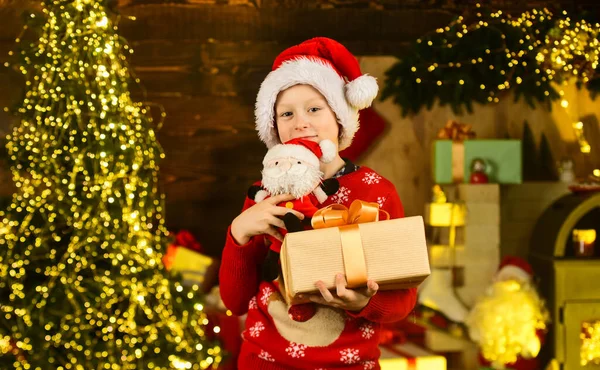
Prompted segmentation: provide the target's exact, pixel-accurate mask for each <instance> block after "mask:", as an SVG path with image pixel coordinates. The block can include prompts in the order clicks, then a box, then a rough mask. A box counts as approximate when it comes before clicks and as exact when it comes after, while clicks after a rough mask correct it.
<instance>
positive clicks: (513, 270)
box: [496, 265, 531, 281]
mask: <svg viewBox="0 0 600 370" xmlns="http://www.w3.org/2000/svg"><path fill="white" fill-rule="evenodd" d="M508 279H517V280H519V281H530V280H531V275H530V274H529V273H528V272H527V271H525V270H523V269H522V268H520V267H517V266H514V265H507V266H504V267H502V268H501V269H500V271H498V272H497V273H496V280H500V281H501V280H508Z"/></svg>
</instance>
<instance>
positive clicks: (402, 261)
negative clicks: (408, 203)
mask: <svg viewBox="0 0 600 370" xmlns="http://www.w3.org/2000/svg"><path fill="white" fill-rule="evenodd" d="M350 226H352V225H350ZM355 226H357V228H356V230H355V231H356V232H357V234H355V235H354V236H355V237H356V238H357V240H358V242H359V243H358V244H359V247H358V248H359V253H358V255H357V256H358V259H359V262H358V266H360V263H362V261H364V265H363V266H364V267H365V268H366V278H368V279H372V280H374V281H376V282H377V283H378V284H379V289H380V290H392V289H404V288H411V287H416V286H418V285H419V284H420V283H421V282H422V281H423V280H425V278H427V276H429V274H430V268H429V257H428V254H427V245H426V240H425V228H424V224H423V218H422V217H421V216H414V217H406V218H400V219H393V220H385V221H376V222H367V223H360V224H358V225H355ZM347 227H348V226H341V227H327V228H322V229H316V230H309V231H302V232H296V233H288V234H287V235H286V237H285V239H284V241H283V245H282V249H281V255H280V258H281V268H282V276H283V281H280V284H279V285H280V289H281V290H282V293H283V294H282V295H283V296H284V297H285V299H286V301H287V303H288V304H298V303H303V302H306V300H300V299H298V297H297V295H298V294H300V293H318V289H317V288H315V283H316V282H317V281H318V280H321V281H323V282H324V283H325V284H326V286H327V288H328V289H331V290H333V289H335V275H336V273H344V274H345V275H346V280H347V281H348V287H349V288H358V287H361V286H366V280H367V279H360V278H358V279H357V278H356V277H355V276H356V274H357V273H359V271H357V268H356V267H352V266H354V264H355V263H357V262H356V261H351V260H348V258H350V257H349V256H346V257H347V259H346V260H345V259H344V253H343V251H342V250H343V242H342V240H344V243H345V244H346V245H347V244H348V240H347V239H346V237H345V236H344V235H342V234H344V232H345V230H344V229H345V228H347ZM351 232H352V231H351ZM344 251H347V249H344ZM348 254H349V253H348ZM359 270H360V269H359ZM358 275H360V274H358Z"/></svg>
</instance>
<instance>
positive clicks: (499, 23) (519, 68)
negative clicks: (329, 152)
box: [381, 4, 600, 115]
mask: <svg viewBox="0 0 600 370" xmlns="http://www.w3.org/2000/svg"><path fill="white" fill-rule="evenodd" d="M599 31H600V25H599V24H593V25H592V24H590V23H588V22H586V21H585V20H578V21H575V20H573V19H571V18H570V17H569V16H568V14H567V13H566V12H562V13H561V14H559V15H555V14H553V13H552V12H551V11H549V10H548V9H542V10H536V9H534V10H531V11H527V12H524V13H522V14H521V15H520V16H519V17H513V16H511V15H510V14H505V13H503V12H502V11H497V12H493V11H491V10H488V9H484V8H483V7H481V6H480V5H479V4H477V7H476V10H475V14H474V15H469V16H468V17H467V16H459V17H457V18H456V19H455V20H454V21H452V22H451V23H450V24H449V25H448V26H446V27H444V28H439V29H437V30H436V31H435V32H434V33H432V34H429V35H426V36H424V37H422V38H420V39H418V40H416V42H415V43H414V44H413V45H412V46H411V47H410V48H409V49H408V50H406V51H405V52H404V53H403V55H402V56H401V57H400V60H399V62H397V63H396V64H394V65H393V66H392V67H391V68H390V69H389V70H388V71H387V72H386V76H387V78H386V83H385V87H384V89H383V92H382V97H381V98H382V99H386V98H388V97H392V98H393V100H394V102H395V103H397V104H399V105H400V106H401V107H402V114H403V115H406V114H409V113H418V112H419V111H420V110H421V109H422V108H424V107H427V108H428V109H430V108H431V107H432V106H433V104H434V102H436V100H437V101H439V103H440V104H441V105H445V104H450V105H451V106H452V109H453V110H454V111H455V112H456V113H458V114H460V113H462V111H463V109H464V108H466V109H467V111H469V112H471V111H472V106H473V103H480V104H488V103H498V102H499V101H500V98H501V96H503V95H504V94H506V93H507V92H508V91H512V92H513V93H514V95H515V100H518V99H520V98H521V97H523V98H524V99H525V100H526V101H527V103H529V104H530V105H531V106H535V104H536V102H538V103H540V104H544V105H545V106H546V107H548V108H550V103H551V102H552V101H554V100H556V99H559V98H560V95H559V94H558V92H557V91H556V89H555V87H554V84H560V83H562V82H565V81H571V80H575V83H576V84H577V86H578V87H582V86H585V87H586V88H587V89H588V90H589V91H590V92H591V93H592V96H593V97H594V96H595V94H596V93H597V92H598V91H600V77H599V76H600V75H599V74H598V72H597V71H598V61H599V60H600V47H599V46H600V42H599V40H598V36H599Z"/></svg>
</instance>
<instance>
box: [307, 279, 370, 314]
mask: <svg viewBox="0 0 600 370" xmlns="http://www.w3.org/2000/svg"><path fill="white" fill-rule="evenodd" d="M315 285H316V287H317V288H319V291H320V292H321V295H318V294H310V295H308V297H309V298H310V300H311V301H312V302H315V303H318V304H323V305H326V306H332V307H336V308H341V309H343V310H346V311H360V310H362V309H363V308H365V306H366V305H367V304H368V303H369V300H370V299H371V297H373V296H374V295H375V293H377V290H378V289H379V285H377V283H376V282H374V281H373V280H368V281H367V287H366V288H359V289H348V288H346V278H345V277H344V275H343V274H337V275H336V276H335V285H336V292H335V294H332V293H331V292H330V291H329V290H328V289H327V288H326V287H325V283H323V282H322V281H320V280H319V281H317V283H316V284H315Z"/></svg>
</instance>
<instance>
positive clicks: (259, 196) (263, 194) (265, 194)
mask: <svg viewBox="0 0 600 370" xmlns="http://www.w3.org/2000/svg"><path fill="white" fill-rule="evenodd" d="M268 196H269V193H268V192H267V191H265V190H259V191H258V192H257V193H256V196H255V197H254V201H255V202H256V203H258V202H262V201H263V200H265V199H266V198H267V197H268Z"/></svg>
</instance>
